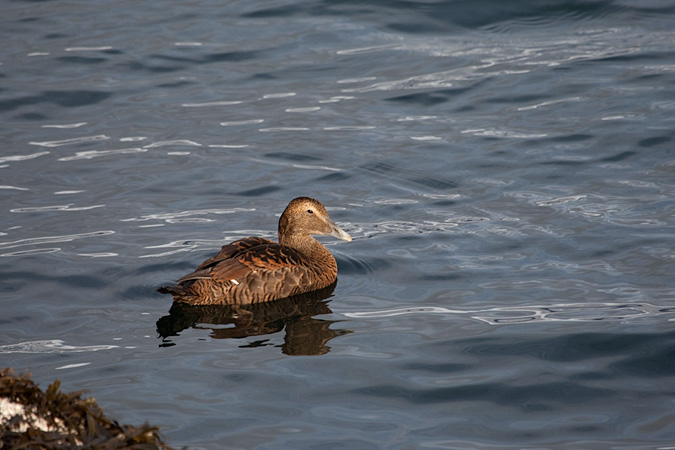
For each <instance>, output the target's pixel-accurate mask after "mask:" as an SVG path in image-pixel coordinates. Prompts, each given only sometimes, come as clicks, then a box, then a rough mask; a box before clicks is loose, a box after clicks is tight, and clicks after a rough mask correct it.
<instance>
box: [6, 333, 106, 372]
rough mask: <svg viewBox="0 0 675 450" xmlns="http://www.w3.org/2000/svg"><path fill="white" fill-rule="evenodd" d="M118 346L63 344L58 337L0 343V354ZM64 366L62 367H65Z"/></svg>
mask: <svg viewBox="0 0 675 450" xmlns="http://www.w3.org/2000/svg"><path fill="white" fill-rule="evenodd" d="M113 348H119V346H117V345H84V346H76V345H65V344H64V343H63V341H61V340H58V339H52V340H46V341H28V342H20V343H18V344H9V345H0V354H5V353H82V352H97V351H99V350H110V349H113ZM65 367H66V366H64V367H63V368H65Z"/></svg>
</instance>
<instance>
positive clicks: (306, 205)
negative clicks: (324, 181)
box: [159, 197, 352, 305]
mask: <svg viewBox="0 0 675 450" xmlns="http://www.w3.org/2000/svg"><path fill="white" fill-rule="evenodd" d="M316 234H320V235H324V236H333V237H336V238H338V239H342V240H345V241H351V240H352V238H351V236H349V234H347V233H346V232H345V231H344V230H342V229H341V228H340V227H339V226H337V225H336V224H335V222H333V220H331V218H330V217H329V216H328V212H327V211H326V208H325V207H324V206H323V205H322V204H321V202H319V201H318V200H315V199H313V198H309V197H298V198H296V199H294V200H292V201H291V202H290V203H289V204H288V206H287V207H286V209H285V210H284V212H283V214H282V215H281V217H280V218H279V243H276V242H274V241H271V240H269V239H265V238H261V237H247V238H244V239H240V240H238V241H235V242H232V243H231V244H228V245H224V246H223V248H222V249H221V250H220V252H219V253H218V254H217V255H216V256H213V257H211V258H209V259H207V260H206V261H204V262H203V263H201V264H200V265H199V267H197V270H195V271H194V272H192V273H191V274H188V275H185V276H184V277H182V278H180V279H179V280H178V281H177V283H178V284H177V285H174V286H166V287H162V288H160V289H159V292H162V293H168V294H171V295H172V296H173V298H174V301H176V302H182V303H187V304H190V305H243V304H251V303H260V302H268V301H272V300H277V299H281V298H286V297H290V296H293V295H298V294H304V293H306V292H312V291H315V290H318V289H322V288H325V287H326V286H329V285H330V284H332V283H334V282H335V280H336V279H337V263H336V262H335V258H334V257H333V255H331V253H330V252H329V251H328V249H327V248H326V247H324V246H323V245H321V243H319V241H317V240H316V239H314V238H313V237H312V235H316Z"/></svg>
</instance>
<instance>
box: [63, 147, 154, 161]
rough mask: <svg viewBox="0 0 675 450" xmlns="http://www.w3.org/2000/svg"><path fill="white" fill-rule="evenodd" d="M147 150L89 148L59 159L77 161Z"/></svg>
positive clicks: (133, 148) (136, 148)
mask: <svg viewBox="0 0 675 450" xmlns="http://www.w3.org/2000/svg"><path fill="white" fill-rule="evenodd" d="M147 151H148V150H147V149H146V148H138V147H132V148H122V149H119V150H88V151H84V152H77V153H75V156H65V157H63V158H59V161H77V160H79V159H93V158H98V157H100V156H108V155H119V154H126V153H143V152H147Z"/></svg>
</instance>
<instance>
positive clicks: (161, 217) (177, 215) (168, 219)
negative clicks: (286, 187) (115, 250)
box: [121, 208, 255, 223]
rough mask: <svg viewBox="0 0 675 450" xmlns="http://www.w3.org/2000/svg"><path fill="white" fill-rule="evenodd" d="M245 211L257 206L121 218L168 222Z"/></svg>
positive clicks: (131, 220) (130, 220) (137, 220)
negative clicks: (197, 216)
mask: <svg viewBox="0 0 675 450" xmlns="http://www.w3.org/2000/svg"><path fill="white" fill-rule="evenodd" d="M244 211H255V208H230V209H193V210H188V211H178V212H174V213H161V214H148V215H145V216H141V217H132V218H129V219H121V222H145V221H148V220H163V221H166V222H167V223H172V221H175V220H176V219H179V218H186V217H190V216H196V215H209V214H234V213H238V212H244Z"/></svg>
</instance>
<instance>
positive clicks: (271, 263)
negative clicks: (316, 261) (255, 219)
mask: <svg viewBox="0 0 675 450" xmlns="http://www.w3.org/2000/svg"><path fill="white" fill-rule="evenodd" d="M309 265H311V262H310V261H309V260H308V259H307V257H305V256H304V255H303V254H302V253H300V252H298V251H297V250H294V249H292V248H290V247H284V246H281V245H279V244H277V243H275V242H272V241H270V240H268V239H263V238H246V239H242V240H241V241H236V242H233V243H232V244H228V245H225V246H223V248H222V249H221V251H220V252H219V253H218V254H217V255H216V256H214V257H212V258H209V259H207V260H206V261H204V262H203V263H202V264H200V266H199V267H198V268H197V270H195V271H194V272H193V273H191V274H188V275H186V276H184V277H182V278H181V279H179V280H178V283H182V282H185V281H190V280H197V279H210V280H213V281H215V282H217V283H224V282H230V281H236V282H237V284H238V283H239V282H240V281H242V280H243V279H244V278H245V277H246V276H247V275H248V274H250V273H252V272H258V273H260V274H261V275H262V274H265V275H266V276H267V277H269V276H271V275H272V274H273V273H274V272H277V271H281V272H277V274H278V275H279V276H282V273H284V274H287V273H288V270H284V269H293V268H297V269H299V270H300V271H303V270H302V269H304V268H306V267H307V266H309ZM286 276H287V275H286Z"/></svg>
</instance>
